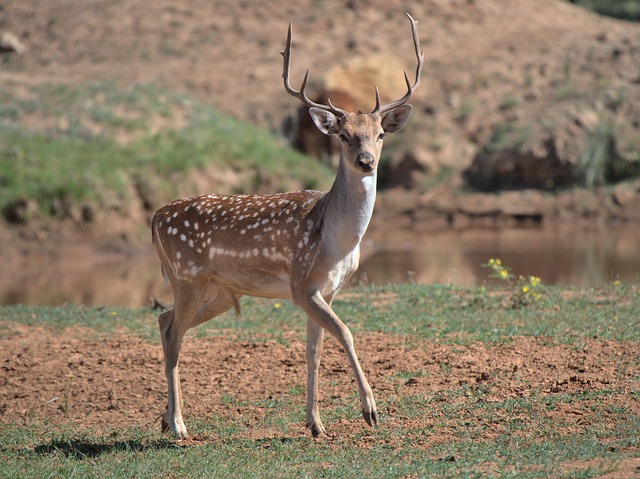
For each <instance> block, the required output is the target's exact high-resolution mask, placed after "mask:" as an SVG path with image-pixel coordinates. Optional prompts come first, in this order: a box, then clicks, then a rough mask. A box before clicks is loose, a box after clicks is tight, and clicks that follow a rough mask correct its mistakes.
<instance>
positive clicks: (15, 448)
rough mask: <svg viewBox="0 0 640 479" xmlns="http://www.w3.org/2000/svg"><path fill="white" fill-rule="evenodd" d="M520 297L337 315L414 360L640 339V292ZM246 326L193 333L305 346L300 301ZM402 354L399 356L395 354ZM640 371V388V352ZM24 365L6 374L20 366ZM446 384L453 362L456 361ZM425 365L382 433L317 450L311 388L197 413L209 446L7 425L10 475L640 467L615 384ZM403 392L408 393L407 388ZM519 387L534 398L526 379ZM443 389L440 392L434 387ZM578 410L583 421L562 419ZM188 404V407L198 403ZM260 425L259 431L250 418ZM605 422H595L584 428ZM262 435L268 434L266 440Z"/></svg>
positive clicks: (517, 472)
mask: <svg viewBox="0 0 640 479" xmlns="http://www.w3.org/2000/svg"><path fill="white" fill-rule="evenodd" d="M511 293H512V292H511V291H510V290H509V289H508V288H507V289H504V288H487V289H485V288H453V287H446V286H423V285H389V286H386V287H361V288H359V289H356V290H351V291H348V292H346V293H344V294H343V295H341V296H339V297H338V299H337V300H336V301H335V302H334V306H335V310H336V312H337V313H338V314H339V315H340V316H341V317H343V318H349V320H348V322H349V324H350V326H351V328H352V330H353V331H354V333H355V335H356V337H358V336H359V335H362V334H367V333H374V332H376V333H377V332H384V333H387V334H388V335H390V336H391V337H393V338H396V339H397V342H398V343H399V344H404V347H405V348H408V349H409V350H410V349H412V348H420V347H423V346H421V344H422V343H421V341H424V340H426V341H427V342H428V344H431V345H437V344H440V345H451V347H452V349H451V350H452V351H454V352H455V350H456V348H461V351H462V350H464V347H465V345H484V346H486V347H488V348H500V347H501V346H502V345H504V344H509V343H510V342H513V341H515V340H516V339H517V338H521V337H540V338H543V339H544V340H545V341H547V342H549V343H554V344H564V345H566V346H567V347H569V348H570V349H573V350H576V351H580V350H581V349H582V348H583V345H584V344H586V343H587V342H590V341H591V342H592V341H603V342H607V341H615V342H620V343H625V344H628V345H629V346H628V347H629V348H630V349H631V350H634V349H635V351H636V352H637V350H638V345H639V344H640V327H639V326H640V322H639V319H638V318H640V314H638V313H639V311H638V307H639V305H640V301H639V299H640V298H639V296H640V289H639V288H638V287H636V286H632V285H618V286H611V287H609V288H603V289H584V290H579V289H566V288H558V287H544V288H543V289H542V290H541V298H540V299H539V300H538V301H536V302H535V303H532V304H528V305H526V306H523V307H518V308H514V307H512V303H511V302H510V301H509V296H510V294H511ZM242 305H243V317H242V318H236V317H235V316H234V315H233V314H225V315H222V316H220V317H219V318H216V319H215V320H213V321H211V322H209V323H206V324H205V325H203V326H202V327H199V328H197V329H196V330H192V331H191V332H190V333H189V335H190V336H191V337H192V338H199V337H203V336H211V335H218V334H221V332H222V331H227V333H225V334H227V335H228V334H229V333H228V331H230V330H236V331H237V337H236V340H238V341H245V340H246V339H247V338H248V337H252V338H254V340H260V339H262V340H265V338H266V339H272V340H273V339H275V340H276V341H285V340H286V339H285V338H284V336H283V331H284V330H288V331H294V332H295V333H296V334H299V335H300V338H301V339H302V338H303V336H304V328H305V325H304V317H303V315H302V314H301V313H300V312H299V311H298V310H297V309H296V308H295V307H293V306H292V305H291V304H289V303H287V302H284V303H283V302H281V301H274V300H262V299H251V298H248V299H247V300H246V301H245V300H243V302H242ZM155 314H156V313H153V312H151V311H148V310H143V309H141V310H123V309H115V308H101V309H95V308H83V307H61V308H48V307H30V306H10V307H3V308H1V309H0V337H6V336H7V334H9V332H11V331H12V330H13V329H15V328H16V327H17V326H18V325H28V326H39V327H41V328H44V329H45V330H50V331H52V332H53V333H54V334H61V332H63V331H67V332H72V331H75V332H76V334H78V335H80V336H87V335H89V337H93V336H95V337H108V336H110V335H113V334H121V333H123V332H126V334H133V335H137V336H140V337H142V338H145V339H148V340H150V341H154V342H156V341H157V340H158V337H157V332H156V325H155V320H154V317H155ZM388 353H389V354H390V355H393V354H395V353H394V352H393V351H388ZM629 357H635V363H633V361H631V363H629V364H626V366H625V367H627V368H634V369H635V371H636V373H635V374H636V378H637V379H640V368H639V363H638V357H637V354H636V355H635V356H633V355H630V356H629ZM10 361H11V360H10V358H7V359H5V360H4V364H7V362H9V363H10ZM441 367H442V368H444V371H445V373H446V369H447V368H451V367H452V366H450V365H447V364H444V363H443V364H442V365H441ZM429 374H430V373H427V372H425V370H424V369H416V370H402V371H396V372H395V374H394V373H391V374H390V376H389V378H388V379H387V381H390V382H391V383H390V384H391V385H392V386H393V387H392V388H391V391H392V393H387V394H385V395H382V396H381V397H379V398H378V400H379V404H378V406H379V409H380V410H381V411H384V412H385V413H384V415H383V416H382V418H381V420H382V426H381V427H380V428H379V429H377V430H370V429H367V428H364V427H357V428H354V429H353V430H352V429H350V428H347V429H346V430H344V429H343V432H342V433H341V434H339V435H338V436H337V437H334V438H332V439H330V440H327V441H321V442H317V441H314V440H312V439H311V438H310V437H308V436H307V434H306V433H301V431H300V430H301V425H300V424H299V423H300V418H301V417H303V416H304V412H303V410H304V406H303V404H304V399H303V398H304V395H305V392H304V388H303V387H301V386H300V385H292V386H291V389H290V390H289V391H288V392H286V393H284V394H282V395H276V396H273V397H271V396H270V397H268V398H265V397H263V398H254V399H247V398H243V397H239V396H238V397H236V396H235V395H233V394H227V395H224V396H223V397H222V399H221V401H222V402H223V403H224V404H226V406H227V407H228V408H230V409H232V410H234V411H238V412H240V413H241V414H239V415H223V414H220V415H218V414H216V415H212V416H210V417H207V418H197V417H187V421H188V422H189V427H190V432H191V434H192V435H193V436H194V437H196V438H198V440H197V441H196V442H195V444H192V445H189V446H184V445H181V444H179V443H176V442H175V441H173V440H171V439H169V438H168V437H165V436H160V435H159V434H158V433H157V432H156V431H155V429H153V430H147V429H145V428H135V427H130V428H127V427H118V428H116V429H114V430H93V429H91V428H86V427H83V426H82V425H81V424H76V425H75V426H74V425H72V424H57V423H54V422H52V421H50V420H46V419H45V420H42V419H37V418H32V419H27V420H26V421H20V422H18V421H13V420H12V419H11V418H8V417H6V416H5V417H3V420H2V421H3V422H0V464H1V465H0V477H24V478H30V477H34V478H35V477H37V478H41V477H100V478H106V477H195V478H199V477H203V478H204V477H262V478H271V477H273V478H275V477H321V478H332V477H372V478H376V477H470V478H475V477H512V478H539V477H598V476H601V475H603V474H606V473H608V472H611V471H616V470H618V468H619V467H621V464H624V463H625V461H629V460H635V459H634V458H638V457H640V443H639V439H638V438H639V437H640V415H639V414H638V409H637V405H638V401H639V400H640V394H638V393H637V390H636V393H635V397H634V396H633V393H631V396H629V394H630V393H629V392H628V391H626V390H624V389H621V388H620V387H619V386H615V385H612V387H610V388H601V389H593V388H585V389H582V390H569V391H566V392H563V391H558V393H556V394H549V393H546V392H544V391H542V390H540V389H536V388H533V389H531V388H530V389H528V393H526V394H522V395H517V394H516V395H510V396H509V397H499V396H496V395H495V388H496V387H498V386H497V383H495V384H494V382H493V381H494V380H496V378H494V377H492V376H491V375H488V376H487V378H486V380H485V381H482V382H478V383H457V382H452V383H451V384H449V385H447V386H445V387H442V388H434V389H431V388H428V390H429V392H428V393H426V394H425V393H422V392H421V393H413V392H412V390H411V389H410V388H409V389H407V388H406V387H404V386H403V385H404V384H405V383H406V382H407V381H410V380H416V381H424V382H425V383H427V384H430V381H431V380H432V378H431V377H430V376H429ZM394 385H395V386H394ZM512 385H513V387H516V388H517V387H524V388H526V387H528V385H527V384H526V380H523V379H520V380H519V379H518V378H517V375H515V376H514V379H513V381H512ZM434 386H435V384H434ZM393 391H395V392H393ZM354 400H355V398H340V397H336V398H332V399H330V398H328V399H327V401H326V402H327V404H325V406H323V413H324V419H325V424H333V425H334V428H335V425H336V424H339V423H340V422H341V421H344V420H345V418H346V420H348V421H356V420H358V421H359V419H358V416H359V412H358V410H357V408H354V407H353V406H354V405H353V401H354ZM566 408H570V410H571V411H574V413H572V414H564V415H563V414H558V412H560V411H563V410H564V409H566ZM187 409H188V405H187ZM256 411H260V414H259V415H257V417H258V419H256V420H254V421H245V420H244V419H243V418H244V417H245V415H246V416H247V417H254V416H255V415H256ZM586 416H588V417H592V418H593V419H594V421H593V422H591V423H588V424H581V422H580V418H582V417H586ZM252 431H254V432H255V431H259V433H258V434H257V435H256V434H255V433H254V434H252Z"/></svg>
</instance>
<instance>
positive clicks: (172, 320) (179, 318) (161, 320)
mask: <svg viewBox="0 0 640 479" xmlns="http://www.w3.org/2000/svg"><path fill="white" fill-rule="evenodd" d="M203 292H204V291H203V290H202V288H201V287H199V285H198V284H197V283H188V284H185V285H182V284H178V285H176V290H175V291H174V297H175V305H174V308H173V310H171V311H166V312H164V313H162V314H161V315H160V316H159V317H158V324H159V326H160V336H161V339H162V349H163V351H164V363H165V374H166V376H167V388H168V397H167V410H166V412H165V413H164V415H163V416H162V431H163V432H166V431H171V432H173V434H174V435H175V437H176V438H177V439H185V438H186V437H187V428H186V426H185V424H184V421H183V419H182V391H181V389H180V374H179V371H178V357H179V355H180V349H181V348H182V339H183V338H184V335H185V333H186V332H187V330H188V329H189V328H190V327H192V326H193V320H194V318H195V315H196V313H197V311H198V309H199V308H200V306H201V304H202V297H203Z"/></svg>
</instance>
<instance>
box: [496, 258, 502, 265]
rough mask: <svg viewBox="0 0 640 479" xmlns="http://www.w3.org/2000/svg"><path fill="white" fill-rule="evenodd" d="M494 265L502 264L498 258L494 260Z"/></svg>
mask: <svg viewBox="0 0 640 479" xmlns="http://www.w3.org/2000/svg"><path fill="white" fill-rule="evenodd" d="M495 263H496V264H497V265H498V266H500V265H501V264H502V261H500V258H498V259H496V261H495Z"/></svg>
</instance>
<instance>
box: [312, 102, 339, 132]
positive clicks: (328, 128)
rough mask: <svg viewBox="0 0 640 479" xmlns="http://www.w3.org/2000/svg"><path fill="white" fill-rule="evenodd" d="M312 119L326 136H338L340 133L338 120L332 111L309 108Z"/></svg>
mask: <svg viewBox="0 0 640 479" xmlns="http://www.w3.org/2000/svg"><path fill="white" fill-rule="evenodd" d="M309 114H310V115H311V119H312V120H313V122H314V123H315V124H316V126H317V127H318V129H319V130H320V131H321V132H322V133H324V134H325V135H336V134H337V133H338V132H339V131H340V125H339V123H338V118H336V116H335V115H334V114H333V113H331V112H330V111H326V110H322V109H320V108H315V107H314V108H309Z"/></svg>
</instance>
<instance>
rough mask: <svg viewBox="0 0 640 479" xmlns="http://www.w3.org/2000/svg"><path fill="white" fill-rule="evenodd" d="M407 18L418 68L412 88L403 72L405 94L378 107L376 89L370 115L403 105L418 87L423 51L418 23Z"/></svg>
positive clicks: (410, 17)
mask: <svg viewBox="0 0 640 479" xmlns="http://www.w3.org/2000/svg"><path fill="white" fill-rule="evenodd" d="M407 17H409V21H410V22H411V33H412V36H413V46H414V47H415V50H416V58H417V59H418V66H417V67H416V79H415V81H414V83H413V86H412V85H411V82H410V81H409V76H408V75H407V72H406V71H405V72H404V81H405V82H406V83H407V93H406V94H405V95H404V96H403V97H402V98H400V99H399V100H396V101H394V102H392V103H387V104H386V105H383V106H380V101H379V99H378V97H377V89H376V108H375V109H374V110H373V111H372V112H371V113H379V114H383V113H386V112H388V111H390V110H393V109H395V108H398V107H400V106H402V105H404V104H405V103H407V102H408V101H409V98H411V95H413V92H414V91H416V90H417V88H418V86H419V85H420V74H421V73H422V65H423V63H424V51H422V50H421V49H420V38H418V22H417V21H416V20H414V19H413V17H412V16H411V15H409V14H408V13H407Z"/></svg>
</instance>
